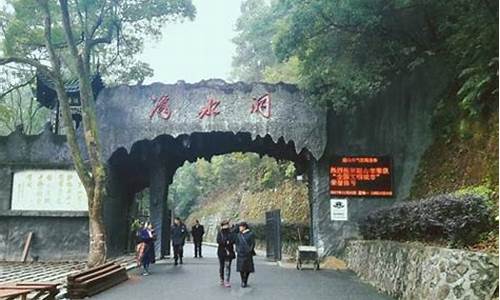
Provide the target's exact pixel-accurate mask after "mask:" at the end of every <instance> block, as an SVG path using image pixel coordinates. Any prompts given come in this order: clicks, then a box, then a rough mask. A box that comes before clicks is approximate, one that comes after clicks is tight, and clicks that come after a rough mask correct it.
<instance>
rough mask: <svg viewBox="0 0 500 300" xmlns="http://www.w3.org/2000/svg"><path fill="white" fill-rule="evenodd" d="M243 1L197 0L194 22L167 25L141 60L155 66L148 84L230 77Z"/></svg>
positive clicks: (149, 43)
mask: <svg viewBox="0 0 500 300" xmlns="http://www.w3.org/2000/svg"><path fill="white" fill-rule="evenodd" d="M242 1H243V0H193V3H194V5H195V6H196V9H197V14H196V18H195V20H194V21H193V22H189V21H186V22H184V23H179V24H166V26H165V29H164V30H163V39H162V40H161V41H160V42H157V43H156V42H147V43H146V45H145V49H144V52H143V54H142V55H141V60H143V61H145V62H147V63H149V64H150V65H151V67H152V68H153V69H154V73H155V74H154V76H153V77H152V78H150V79H148V80H146V82H145V83H146V84H147V83H152V82H163V83H175V82H176V81H178V80H184V81H186V82H198V81H200V80H202V79H209V78H221V79H225V80H228V79H229V78H228V77H229V73H230V71H231V60H232V56H233V55H234V51H235V45H234V44H233V43H232V42H231V39H232V38H233V37H234V36H235V35H236V32H235V31H234V29H235V24H236V19H237V18H238V17H239V15H240V5H241V2H242Z"/></svg>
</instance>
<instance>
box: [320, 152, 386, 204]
mask: <svg viewBox="0 0 500 300" xmlns="http://www.w3.org/2000/svg"><path fill="white" fill-rule="evenodd" d="M393 194H394V193H393V189H392V160H391V157H389V156H335V157H334V158H333V161H332V163H331V165H330V196H332V197H338V196H341V197H392V196H393Z"/></svg>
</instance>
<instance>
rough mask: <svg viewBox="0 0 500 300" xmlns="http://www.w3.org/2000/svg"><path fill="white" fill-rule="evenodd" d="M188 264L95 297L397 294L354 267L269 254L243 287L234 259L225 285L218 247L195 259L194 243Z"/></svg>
mask: <svg viewBox="0 0 500 300" xmlns="http://www.w3.org/2000/svg"><path fill="white" fill-rule="evenodd" d="M184 248H185V258H184V264H183V265H178V266H174V265H173V262H172V260H171V259H166V260H162V261H159V262H157V263H156V264H154V265H152V267H151V275H149V276H141V272H140V270H137V269H133V270H131V271H129V277H130V280H128V281H127V282H125V283H122V284H120V285H118V286H116V287H114V288H112V289H110V290H107V291H104V292H102V293H101V294H99V295H96V296H94V297H92V299H102V300H115V299H116V300H123V299H148V300H150V299H182V300H190V299H201V300H223V299H259V300H267V299H269V300H280V299H288V300H295V299H297V300H323V299H325V300H326V299H328V300H331V299H339V300H343V299H350V300H358V299H359V300H364V299H367V300H368V299H369V300H377V299H391V298H390V297H388V296H385V295H383V294H380V293H378V292H377V290H376V289H374V288H373V287H371V286H369V285H367V284H365V283H363V282H361V281H360V280H359V279H358V278H357V277H356V275H355V274H354V273H352V272H350V271H334V270H320V271H314V270H302V271H298V270H296V269H291V268H283V267H279V266H277V265H276V263H272V262H268V261H266V259H265V258H263V257H256V258H255V269H256V272H255V273H253V274H251V275H250V279H249V282H248V283H249V287H247V288H241V287H240V276H239V273H236V266H235V261H233V266H232V274H231V283H232V287H231V288H225V287H221V286H220V285H219V275H218V274H219V273H218V272H219V271H218V260H217V258H216V253H215V248H213V247H209V246H203V251H204V253H203V254H204V258H202V259H200V258H197V259H195V258H193V246H192V244H187V245H186V246H185V247H184Z"/></svg>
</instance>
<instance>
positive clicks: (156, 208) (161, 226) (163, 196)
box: [149, 165, 170, 257]
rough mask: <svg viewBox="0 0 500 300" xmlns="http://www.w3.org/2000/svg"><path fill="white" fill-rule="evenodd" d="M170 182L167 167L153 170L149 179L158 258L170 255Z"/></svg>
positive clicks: (150, 213)
mask: <svg viewBox="0 0 500 300" xmlns="http://www.w3.org/2000/svg"><path fill="white" fill-rule="evenodd" d="M167 196H168V182H167V176H166V168H165V166H161V165H160V166H156V167H155V168H153V169H152V170H151V174H150V179H149V218H150V220H151V223H153V226H154V228H155V230H156V236H157V240H156V243H155V253H156V256H157V257H163V256H165V255H167V254H169V250H170V249H169V227H170V216H169V214H168V207H167Z"/></svg>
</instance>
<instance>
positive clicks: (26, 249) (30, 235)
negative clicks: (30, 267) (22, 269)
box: [21, 231, 33, 263]
mask: <svg viewBox="0 0 500 300" xmlns="http://www.w3.org/2000/svg"><path fill="white" fill-rule="evenodd" d="M32 238H33V232H32V231H30V232H29V233H28V237H27V238H26V244H24V250H23V257H22V259H21V261H22V262H23V263H24V262H26V259H27V258H28V253H29V251H30V247H31V240H32Z"/></svg>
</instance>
